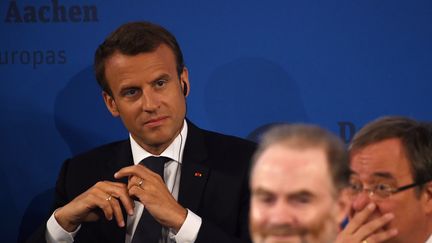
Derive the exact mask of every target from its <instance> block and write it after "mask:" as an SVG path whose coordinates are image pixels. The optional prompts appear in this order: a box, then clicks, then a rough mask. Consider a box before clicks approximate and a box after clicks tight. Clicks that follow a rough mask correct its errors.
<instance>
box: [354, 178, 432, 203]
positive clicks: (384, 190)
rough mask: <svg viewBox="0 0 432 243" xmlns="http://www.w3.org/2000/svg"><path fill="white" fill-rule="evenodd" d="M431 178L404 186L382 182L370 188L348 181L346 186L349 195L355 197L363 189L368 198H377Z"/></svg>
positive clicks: (421, 183)
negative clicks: (394, 185)
mask: <svg viewBox="0 0 432 243" xmlns="http://www.w3.org/2000/svg"><path fill="white" fill-rule="evenodd" d="M431 180H432V179H429V180H426V181H421V182H415V183H412V184H409V185H405V186H401V187H397V188H395V187H393V186H391V185H388V184H384V183H378V184H375V185H372V186H371V187H370V188H364V187H363V185H362V184H361V183H357V182H356V183H350V184H349V186H348V192H349V194H350V196H352V197H355V196H358V195H359V194H360V193H362V192H363V191H365V192H366V193H367V194H368V195H369V197H370V198H372V197H373V196H377V197H379V198H387V197H389V196H391V195H393V194H396V193H398V192H402V191H405V190H408V189H410V188H413V187H416V186H421V185H423V184H425V183H427V182H429V181H431Z"/></svg>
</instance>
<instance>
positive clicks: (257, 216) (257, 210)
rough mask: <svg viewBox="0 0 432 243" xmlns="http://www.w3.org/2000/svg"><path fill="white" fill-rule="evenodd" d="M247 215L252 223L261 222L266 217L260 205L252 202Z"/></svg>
mask: <svg viewBox="0 0 432 243" xmlns="http://www.w3.org/2000/svg"><path fill="white" fill-rule="evenodd" d="M249 217H250V221H251V223H252V224H254V225H259V224H263V223H264V222H265V218H266V212H265V209H264V208H263V207H261V206H260V205H259V204H258V203H255V202H252V203H251V210H250V216H249Z"/></svg>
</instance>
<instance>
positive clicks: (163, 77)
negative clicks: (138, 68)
mask: <svg viewBox="0 0 432 243" xmlns="http://www.w3.org/2000/svg"><path fill="white" fill-rule="evenodd" d="M161 79H166V80H170V79H171V76H170V75H169V74H167V73H162V74H160V75H159V76H157V77H156V78H154V79H152V80H151V81H150V83H154V82H156V81H158V80H161Z"/></svg>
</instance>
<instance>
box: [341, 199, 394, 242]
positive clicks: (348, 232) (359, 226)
mask: <svg viewBox="0 0 432 243" xmlns="http://www.w3.org/2000/svg"><path fill="white" fill-rule="evenodd" d="M375 208H376V205H375V204H373V203H370V204H368V205H367V207H365V208H364V209H363V210H362V211H360V212H359V213H357V214H356V215H355V216H354V217H353V218H352V219H351V220H350V222H349V223H348V225H347V226H346V227H345V229H344V230H342V231H341V232H340V233H339V235H338V237H337V239H336V243H357V242H367V243H377V242H383V241H386V240H388V239H390V238H392V237H394V236H395V235H397V233H398V231H397V230H396V229H388V230H383V229H382V227H383V226H384V225H387V224H388V223H390V221H391V220H392V219H393V218H394V215H393V214H392V213H388V214H385V215H383V216H381V217H379V218H376V219H373V220H372V221H370V222H366V220H367V219H368V217H369V216H370V215H371V214H372V212H373V211H374V210H375Z"/></svg>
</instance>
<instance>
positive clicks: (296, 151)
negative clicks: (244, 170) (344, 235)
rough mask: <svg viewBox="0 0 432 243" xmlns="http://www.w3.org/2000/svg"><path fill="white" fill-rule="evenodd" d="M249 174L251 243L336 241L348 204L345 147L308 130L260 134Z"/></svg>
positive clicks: (298, 127)
mask: <svg viewBox="0 0 432 243" xmlns="http://www.w3.org/2000/svg"><path fill="white" fill-rule="evenodd" d="M253 163H254V164H253V167H252V170H251V178H250V188H251V193H252V194H251V209H250V230H251V235H252V240H253V242H255V243H263V242H310V243H311V242H316V243H330V242H334V241H335V238H336V236H337V233H338V232H339V225H340V223H341V222H342V221H343V219H344V217H345V216H346V213H347V206H348V203H347V201H346V199H345V197H344V196H343V193H342V190H343V189H344V187H345V186H346V185H347V183H348V176H349V168H348V158H347V154H346V151H345V148H344V144H343V143H342V142H341V141H340V140H339V139H338V138H337V137H336V136H334V135H333V134H331V133H329V132H327V131H325V130H323V129H321V128H318V127H315V126H309V125H279V126H276V127H274V128H272V129H271V130H270V131H268V132H267V133H266V134H264V137H263V140H262V143H261V144H260V146H259V148H258V150H257V152H256V153H255V155H254V158H253Z"/></svg>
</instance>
